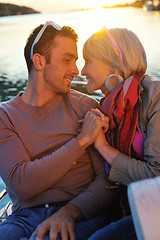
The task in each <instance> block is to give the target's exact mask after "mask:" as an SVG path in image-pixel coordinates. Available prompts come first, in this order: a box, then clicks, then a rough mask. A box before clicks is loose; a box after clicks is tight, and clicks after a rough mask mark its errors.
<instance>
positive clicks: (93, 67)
mask: <svg viewBox="0 0 160 240" xmlns="http://www.w3.org/2000/svg"><path fill="white" fill-rule="evenodd" d="M84 60H85V65H84V66H83V69H82V72H81V74H82V75H83V76H86V78H87V80H88V83H87V90H88V92H93V91H95V90H99V89H100V90H101V91H102V92H103V93H105V87H104V82H105V79H106V77H107V76H108V75H110V74H112V73H113V72H111V70H110V68H109V66H108V65H107V64H105V63H104V62H102V61H101V60H99V59H97V58H94V57H89V58H86V59H84Z"/></svg>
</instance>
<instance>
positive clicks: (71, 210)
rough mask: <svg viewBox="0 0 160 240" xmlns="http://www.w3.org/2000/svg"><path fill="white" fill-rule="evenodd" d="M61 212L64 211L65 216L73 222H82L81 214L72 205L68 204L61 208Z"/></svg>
mask: <svg viewBox="0 0 160 240" xmlns="http://www.w3.org/2000/svg"><path fill="white" fill-rule="evenodd" d="M61 209H62V210H65V211H66V212H67V214H68V215H69V216H70V217H71V218H72V219H73V220H74V221H76V222H77V221H80V220H82V219H83V218H84V217H83V214H82V212H81V210H80V209H79V208H77V207H76V206H75V205H74V204H72V203H68V204H66V205H65V206H64V207H62V208H61Z"/></svg>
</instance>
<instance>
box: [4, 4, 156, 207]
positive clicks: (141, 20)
mask: <svg viewBox="0 0 160 240" xmlns="http://www.w3.org/2000/svg"><path fill="white" fill-rule="evenodd" d="M48 20H51V21H54V22H56V23H58V24H59V25H61V26H63V25H69V26H71V27H72V28H73V29H74V30H75V31H76V32H77V33H78V35H79V42H78V55H79V59H78V61H77V65H78V68H79V71H81V69H82V67H83V64H84V61H83V57H82V47H83V43H84V42H85V41H86V40H87V38H88V37H89V36H90V35H91V34H93V33H94V32H96V31H98V30H100V29H101V28H102V27H103V26H106V27H107V28H108V29H110V28H113V27H123V28H127V29H130V30H132V31H134V32H135V33H136V34H137V35H138V37H139V39H140V40H141V42H142V44H143V45H144V48H145V50H146V54H147V61H148V69H147V73H148V74H149V75H150V76H151V77H153V78H155V79H159V80H160V64H159V63H160V11H159V12H158V11H154V12H146V11H144V10H143V9H141V8H132V7H129V8H113V9H112V8H110V9H94V10H83V11H80V10H79V11H70V12H59V13H43V14H32V15H23V16H9V17H0V102H3V101H6V100H8V99H10V98H11V97H13V96H15V95H17V93H18V92H20V91H23V90H25V86H26V81H27V78H28V76H27V68H26V65H25V60H24V57H23V52H24V45H25V42H26V40H27V38H28V36H29V34H30V32H31V31H32V29H33V28H35V27H36V26H38V25H39V24H44V23H45V22H46V21H48ZM137 57H138V56H137ZM72 87H73V88H75V89H77V90H79V91H82V92H85V93H87V90H86V80H85V78H84V77H81V75H80V76H79V78H77V79H75V80H74V81H73V84H72ZM92 96H93V97H95V98H97V99H100V98H101V96H102V95H101V93H100V91H96V92H94V93H93V94H92ZM0 154H1V153H0ZM3 187H4V183H3V181H2V180H1V179H0V191H1V190H2V189H3ZM7 201H8V199H5V200H4V201H3V204H5V203H6V202H7ZM1 207H2V203H1V204H0V208H1Z"/></svg>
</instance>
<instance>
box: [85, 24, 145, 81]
mask: <svg viewBox="0 0 160 240" xmlns="http://www.w3.org/2000/svg"><path fill="white" fill-rule="evenodd" d="M109 31H110V33H111V34H112V36H113V37H114V39H115V40H116V42H117V44H118V46H119V48H120V50H121V52H122V56H123V62H122V61H121V59H120V57H119V51H118V49H117V48H116V47H115V46H114V45H113V43H112V42H111V40H110V39H109V37H108V35H107V33H106V31H105V27H104V28H103V29H102V30H100V31H99V32H96V33H94V34H93V35H92V36H91V37H90V38H89V39H88V40H87V41H86V42H85V44H84V47H83V56H84V58H85V59H87V58H88V57H90V56H91V57H95V58H98V59H100V60H102V61H103V62H105V63H107V64H108V65H109V66H110V67H111V69H116V68H117V69H119V70H120V71H121V72H122V73H123V77H124V78H125V79H126V78H127V77H128V76H130V75H131V74H132V73H133V72H143V73H145V72H146V69H147V59H146V53H145V50H144V47H143V45H142V43H141V42H140V40H139V39H138V37H137V36H136V34H135V33H133V32H132V31H130V30H127V29H125V28H113V29H110V30H109Z"/></svg>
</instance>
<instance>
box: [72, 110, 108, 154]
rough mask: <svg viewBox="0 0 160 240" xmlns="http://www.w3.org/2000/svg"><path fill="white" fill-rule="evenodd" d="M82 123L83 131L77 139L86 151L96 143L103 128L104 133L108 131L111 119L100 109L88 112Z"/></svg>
mask: <svg viewBox="0 0 160 240" xmlns="http://www.w3.org/2000/svg"><path fill="white" fill-rule="evenodd" d="M81 122H83V125H82V129H81V132H80V134H79V135H78V136H77V137H76V139H77V141H78V142H79V144H80V146H81V147H83V148H84V149H85V148H87V147H88V146H89V145H91V144H92V143H93V142H94V141H95V139H96V137H97V135H98V134H99V131H100V130H101V129H102V128H103V130H104V131H106V130H108V124H109V119H108V117H106V116H104V115H103V114H102V113H101V112H100V111H99V110H98V109H95V110H93V109H92V111H89V112H87V113H86V115H85V117H84V119H83V120H81Z"/></svg>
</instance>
